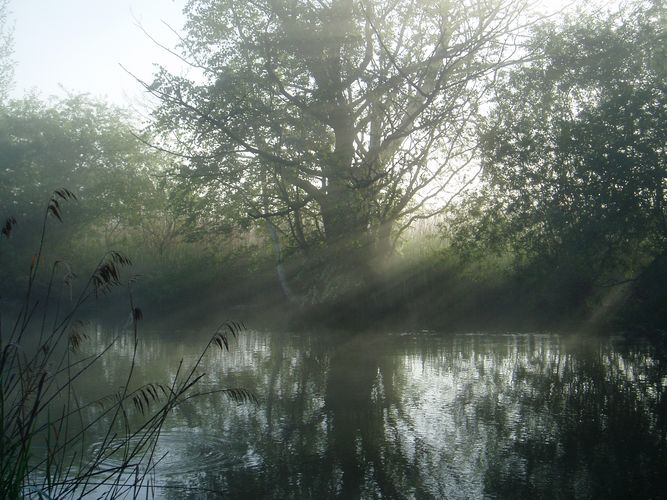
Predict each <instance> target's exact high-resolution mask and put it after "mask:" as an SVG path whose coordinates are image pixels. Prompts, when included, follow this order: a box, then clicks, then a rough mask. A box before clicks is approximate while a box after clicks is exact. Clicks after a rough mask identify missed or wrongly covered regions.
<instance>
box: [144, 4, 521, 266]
mask: <svg viewBox="0 0 667 500" xmlns="http://www.w3.org/2000/svg"><path fill="white" fill-rule="evenodd" d="M524 6H525V4H524V2H523V1H521V0H517V1H514V0H512V1H509V2H496V1H491V2H488V1H477V0H469V1H468V0H467V1H464V2H440V1H430V0H428V1H425V0H418V1H412V0H410V1H404V2H389V1H384V0H377V1H372V2H361V1H356V0H354V1H352V0H350V1H346V0H337V1H333V2H330V3H313V2H306V1H297V2H282V1H278V2H274V1H265V0H261V1H259V2H245V3H239V2H234V1H230V0H193V1H191V2H190V3H189V5H188V7H187V9H186V12H187V14H188V21H187V25H186V35H185V36H184V39H183V42H182V44H181V46H180V49H181V50H182V52H183V57H184V58H186V59H187V60H189V61H191V63H192V65H193V66H194V67H196V68H198V69H199V70H201V76H202V77H203V78H201V79H197V80H189V79H187V78H183V77H180V76H177V75H173V74H170V73H169V72H168V71H166V70H164V69H163V70H161V71H160V72H159V73H158V74H157V75H156V77H155V80H154V81H153V82H152V83H151V84H146V88H147V90H148V91H150V92H151V93H152V94H153V95H154V96H155V97H157V98H158V99H159V100H160V101H161V103H162V105H161V106H160V107H159V108H158V109H157V111H156V116H155V117H156V129H157V130H158V131H160V132H161V133H162V134H163V138H164V147H165V148H169V149H173V150H175V151H176V152H177V153H178V154H179V155H180V156H181V157H182V158H184V163H183V168H182V171H181V177H182V179H183V182H184V183H185V185H187V187H188V188H187V190H188V191H189V192H190V193H196V197H195V202H196V204H195V207H196V209H197V210H198V211H199V212H200V213H203V214H204V217H210V218H211V219H218V220H224V219H227V220H230V219H231V220H234V219H236V220H238V219H239V217H246V216H247V217H250V218H270V219H272V220H273V223H274V224H275V226H276V227H277V228H278V229H279V230H281V231H282V233H283V238H284V239H288V240H289V241H290V242H291V245H293V246H297V247H299V248H301V249H302V250H304V251H309V250H310V249H312V248H313V247H317V246H319V245H321V244H322V243H324V244H325V245H326V246H329V247H338V248H340V247H341V246H343V245H345V244H346V242H349V245H347V248H345V251H348V250H353V249H358V248H359V247H360V246H361V247H367V246H374V247H375V248H374V249H375V250H378V251H383V252H386V251H387V250H388V248H390V247H391V244H392V243H393V241H392V238H394V237H396V234H397V233H400V231H401V230H402V229H404V227H401V225H402V224H405V225H406V226H407V225H409V224H411V223H412V222H413V217H415V216H417V214H419V216H420V217H421V216H424V215H425V213H426V214H428V215H433V214H434V213H436V212H438V211H439V210H441V209H442V203H440V201H441V196H444V194H445V193H446V192H450V191H452V187H453V186H454V185H456V184H457V181H458V182H462V183H464V184H465V183H466V182H468V181H469V180H470V179H469V178H466V177H465V176H464V175H463V168H464V166H465V165H467V163H468V162H469V161H470V160H471V157H472V149H471V147H470V146H471V142H470V140H471V138H472V137H473V136H474V127H475V124H476V121H475V118H476V116H477V111H478V106H479V102H480V99H481V98H482V96H483V94H484V92H485V90H486V89H487V88H488V85H489V84H490V82H491V78H490V77H491V75H492V74H493V73H494V71H495V70H497V69H498V68H499V67H501V66H504V65H507V64H510V62H512V61H513V60H514V59H513V57H512V50H513V49H512V47H514V45H515V43H516V36H517V33H518V31H519V30H520V27H519V23H520V21H518V19H519V13H521V12H522V9H523V8H524ZM175 130H177V131H178V134H174V133H173V132H174V131H175ZM448 190H449V191H448ZM399 221H400V222H401V224H397V222H399ZM343 253H345V252H343Z"/></svg>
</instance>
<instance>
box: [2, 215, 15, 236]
mask: <svg viewBox="0 0 667 500" xmlns="http://www.w3.org/2000/svg"><path fill="white" fill-rule="evenodd" d="M15 225H16V219H15V218H14V217H8V218H7V220H5V224H4V226H2V231H1V232H2V234H3V235H4V236H5V238H7V239H9V237H10V236H11V235H12V230H13V229H14V226H15Z"/></svg>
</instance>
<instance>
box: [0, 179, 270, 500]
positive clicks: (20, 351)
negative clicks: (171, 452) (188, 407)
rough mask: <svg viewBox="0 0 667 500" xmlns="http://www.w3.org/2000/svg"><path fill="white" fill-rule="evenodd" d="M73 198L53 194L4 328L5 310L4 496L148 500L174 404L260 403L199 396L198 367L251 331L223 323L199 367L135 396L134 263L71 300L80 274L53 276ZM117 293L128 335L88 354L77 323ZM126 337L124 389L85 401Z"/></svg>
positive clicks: (58, 269)
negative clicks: (53, 239) (57, 228)
mask: <svg viewBox="0 0 667 500" xmlns="http://www.w3.org/2000/svg"><path fill="white" fill-rule="evenodd" d="M75 200H76V196H75V195H74V194H73V193H72V192H71V191H69V190H67V189H59V190H56V191H54V193H53V195H52V196H51V198H50V199H49V202H48V204H47V207H46V209H45V211H44V217H43V220H42V226H41V237H40V240H39V246H38V248H37V252H36V253H35V255H34V257H33V258H32V260H31V263H30V269H29V273H28V279H27V286H26V291H25V295H24V297H23V299H22V301H21V304H20V306H19V307H18V312H15V313H14V314H13V319H11V320H8V321H6V320H5V319H4V318H3V317H2V310H0V427H1V428H0V435H1V439H0V498H6V499H15V498H26V497H29V498H30V497H32V498H63V497H65V498H66V497H75V498H76V497H83V496H88V495H91V496H94V497H96V498H117V497H122V496H132V497H136V496H138V495H140V494H145V493H146V492H148V491H150V490H151V489H154V488H159V485H157V484H156V482H155V474H154V472H155V469H156V466H157V465H158V464H159V462H160V460H162V459H163V458H164V457H161V456H156V445H157V441H158V439H159V436H160V432H161V430H162V428H163V427H164V425H165V422H166V419H167V418H168V416H169V414H170V412H171V411H172V410H173V409H174V408H175V407H176V406H178V405H179V404H181V403H183V402H184V401H187V400H189V399H191V398H194V397H197V396H200V395H203V394H211V393H212V392H213V393H220V394H223V395H226V396H227V397H229V398H231V399H232V400H234V401H237V402H255V403H256V402H257V401H256V399H255V397H254V395H253V394H252V393H250V392H249V391H246V390H244V389H235V388H223V389H219V390H208V391H206V392H198V391H197V383H198V382H199V381H200V380H201V379H202V377H204V376H205V374H204V373H201V372H200V368H201V365H202V360H203V359H204V356H205V355H206V353H207V352H208V351H209V350H210V349H214V348H219V349H221V350H229V348H230V339H232V338H235V337H236V336H237V335H238V334H239V333H240V332H241V331H242V330H243V329H245V326H244V325H243V324H242V323H236V322H226V323H223V324H222V325H220V327H219V328H218V329H217V330H216V331H215V332H214V334H213V335H212V336H211V338H210V340H209V342H208V344H207V345H206V346H205V347H204V348H203V350H202V352H201V355H200V356H199V358H198V359H197V360H196V362H195V363H194V364H193V365H192V366H189V367H186V366H184V362H183V360H181V361H180V363H179V364H178V367H177V370H176V375H175V376H174V377H173V379H172V380H170V381H166V382H149V383H143V384H142V385H140V386H139V387H138V388H133V387H134V386H135V385H136V383H137V381H136V380H135V377H134V372H135V366H136V357H137V348H138V344H139V343H138V339H139V328H138V325H139V322H140V321H141V320H142V319H143V313H142V311H141V309H140V308H139V307H136V305H135V304H134V300H133V296H132V279H130V280H128V281H123V279H122V277H121V270H122V269H123V268H125V267H128V266H130V265H131V261H130V259H129V258H128V257H126V256H124V255H123V254H121V253H120V252H117V251H110V252H108V253H106V254H105V255H104V256H103V257H102V258H101V259H100V260H99V262H98V264H97V265H96V267H95V269H94V270H93V271H92V272H91V273H90V274H89V275H88V278H87V279H86V281H85V283H84V284H83V286H82V287H81V288H80V290H79V292H78V294H73V293H72V288H73V280H74V277H75V275H74V273H73V272H72V270H71V269H70V267H69V266H68V265H67V264H66V263H65V262H63V261H55V262H54V263H53V264H52V265H51V266H50V267H49V268H47V267H46V265H45V264H44V260H45V259H44V258H43V256H44V252H45V249H46V242H47V233H48V231H49V226H50V224H51V221H52V220H54V219H55V220H56V221H58V222H61V223H62V220H63V217H62V210H61V205H62V204H64V203H68V202H72V201H75ZM15 228H16V220H15V219H14V218H11V217H10V218H8V219H7V220H6V222H5V223H4V225H3V226H2V230H1V234H2V236H4V237H5V239H7V240H8V239H10V237H11V235H12V233H13V231H15ZM43 274H46V280H45V282H46V291H45V292H43V293H41V294H40V296H39V297H36V295H37V294H36V293H35V288H36V284H37V282H38V277H39V278H40V279H41V277H42V275H43ZM119 287H126V289H127V294H128V302H129V306H130V315H129V317H130V321H129V323H128V328H127V329H126V330H125V331H122V332H119V333H117V334H116V335H115V336H114V337H113V338H112V339H111V340H110V341H109V342H107V343H106V344H105V345H104V346H102V348H101V349H100V350H99V351H98V352H96V353H94V354H90V355H85V356H81V355H80V350H81V346H82V345H83V343H85V342H86V341H87V340H88V339H89V335H88V334H87V332H86V330H85V328H83V323H82V322H81V321H80V320H79V319H78V318H77V316H78V314H80V313H81V309H82V306H83V305H84V304H85V303H86V302H88V301H90V300H94V299H96V298H100V297H101V296H103V295H105V294H107V293H109V292H110V291H111V290H112V289H114V288H119ZM67 292H69V293H67ZM64 297H65V299H64ZM67 298H69V300H66V299H67ZM5 325H7V328H5ZM122 335H131V338H132V340H133V351H132V362H131V365H130V367H129V369H128V373H127V375H126V377H125V380H124V383H123V385H122V387H120V388H119V389H118V391H116V392H114V393H112V394H106V395H104V396H101V397H99V398H98V399H95V400H92V401H84V400H83V399H82V398H80V397H79V395H78V392H77V381H79V380H81V379H83V378H84V377H86V375H88V374H89V373H90V371H91V369H92V368H93V367H94V366H95V365H96V364H97V363H99V362H100V361H101V360H102V359H103V358H104V357H105V356H107V355H108V354H109V353H110V350H111V348H112V347H113V346H114V344H115V343H116V342H118V340H119V339H120V337H121V336H122ZM35 339H36V340H35ZM100 426H101V427H102V428H103V429H104V432H103V438H102V442H101V444H99V445H98V446H96V447H95V449H94V450H91V448H90V442H89V439H90V431H91V429H92V428H96V429H99V428H100ZM111 459H113V460H111ZM109 463H112V464H114V465H113V466H109V465H108V464H109Z"/></svg>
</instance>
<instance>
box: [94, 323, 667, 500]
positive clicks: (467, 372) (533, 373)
mask: <svg viewBox="0 0 667 500" xmlns="http://www.w3.org/2000/svg"><path fill="white" fill-rule="evenodd" d="M108 333H109V332H106V331H105V330H104V329H98V335H99V338H98V340H99V341H101V340H102V339H103V338H105V337H106V336H107V334H108ZM183 333H184V332H180V333H179V335H178V340H175V339H174V337H171V336H169V335H167V334H166V332H154V333H150V334H148V333H147V334H142V339H141V342H140V346H139V351H138V356H139V358H138V362H137V368H136V373H137V375H136V380H135V382H136V384H137V385H139V384H141V383H147V382H161V383H168V382H169V380H170V379H171V378H173V376H174V374H175V370H176V369H177V367H178V364H179V361H180V359H181V358H183V359H184V366H187V365H188V363H189V362H194V360H195V359H196V357H197V356H198V355H199V353H200V352H201V349H200V347H201V346H202V345H205V343H206V341H207V340H208V339H207V337H206V336H204V335H199V334H197V333H194V332H189V333H190V335H189V336H188V335H184V334H183ZM88 348H90V349H93V348H94V347H93V343H91V344H90V345H89V347H88ZM131 352H132V345H131V342H128V343H126V344H123V343H122V342H121V343H118V344H117V346H116V347H114V352H113V354H112V355H111V356H109V357H108V361H107V362H105V364H103V365H100V367H99V368H98V369H99V372H98V373H96V374H94V376H91V377H90V378H88V379H87V382H88V384H90V385H89V386H87V387H82V395H84V397H85V394H87V393H88V394H89V395H90V396H92V395H97V396H99V395H100V391H101V390H102V387H103V386H104V385H105V384H106V385H107V386H108V387H109V389H112V388H113V387H115V386H117V385H118V384H119V383H120V381H122V380H123V377H124V374H125V373H126V369H127V366H126V365H128V364H129V362H130V357H131ZM665 359H666V358H665V353H663V352H660V351H659V350H656V348H655V347H651V346H650V345H648V344H645V343H642V342H641V341H633V342H628V341H625V340H623V339H621V338H612V339H598V338H590V337H579V338H574V337H568V336H559V335H546V334H504V335H499V334H459V335H448V334H447V335H446V334H440V333H438V332H430V331H423V332H376V333H374V334H370V335H369V334H364V335H363V336H361V335H354V334H348V333H345V332H336V333H335V334H334V333H322V332H312V333H306V334H292V333H284V332H267V331H263V332H258V331H247V332H245V333H243V334H242V335H241V336H240V338H239V340H238V342H236V343H235V344H234V345H232V346H231V350H230V352H221V351H210V352H209V353H207V355H206V357H205V361H204V364H203V365H202V372H205V373H206V376H205V377H204V379H203V380H202V382H201V384H202V385H201V387H199V390H200V391H201V392H206V391H209V390H215V389H218V388H224V387H227V388H234V387H243V388H246V389H249V390H251V391H253V392H254V394H255V395H256V396H257V398H258V400H259V404H258V405H253V404H252V403H246V404H236V403H234V402H233V401H231V400H229V399H228V398H225V397H224V396H221V395H220V394H216V395H204V396H200V397H197V398H194V399H191V400H188V401H187V402H185V403H183V404H181V405H179V406H178V407H177V408H176V409H175V410H174V411H173V414H172V415H171V417H170V418H169V420H168V421H167V425H166V427H165V428H164V430H163V432H162V434H161V437H160V441H159V445H158V450H157V454H156V456H158V457H163V458H162V460H161V461H160V463H159V464H158V467H157V472H156V477H155V480H154V482H155V484H157V485H161V487H157V488H156V489H155V494H156V496H158V497H160V498H201V497H207V496H208V497H216V496H220V497H228V498H316V497H319V498H331V497H340V498H484V497H486V498H525V497H533V498H629V497H635V498H651V497H653V498H655V497H659V496H660V495H661V494H662V492H664V491H666V488H667V484H666V483H667V479H666V478H665V477H664V474H663V472H664V470H665V466H666V465H667V453H666V448H665V442H666V441H665V431H666V429H667V420H666V417H667V406H666V405H665V386H666V383H667V371H666V370H665ZM131 417H132V418H136V419H140V418H141V415H140V413H139V412H138V411H136V412H135V414H132V415H131ZM98 440H99V439H97V440H96V438H95V436H91V449H93V450H94V448H95V442H96V441H98ZM107 465H113V464H107Z"/></svg>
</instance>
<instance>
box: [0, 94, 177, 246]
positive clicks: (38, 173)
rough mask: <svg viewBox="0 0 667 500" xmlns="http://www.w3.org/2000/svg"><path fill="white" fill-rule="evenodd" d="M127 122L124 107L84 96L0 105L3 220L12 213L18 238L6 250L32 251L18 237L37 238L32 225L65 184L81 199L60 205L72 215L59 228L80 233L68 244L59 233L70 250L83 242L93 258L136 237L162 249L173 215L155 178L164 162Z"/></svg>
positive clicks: (0, 208)
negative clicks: (73, 205)
mask: <svg viewBox="0 0 667 500" xmlns="http://www.w3.org/2000/svg"><path fill="white" fill-rule="evenodd" d="M130 123H131V121H130V118H129V117H128V116H127V114H126V113H125V112H124V111H122V110H120V109H117V108H114V107H112V106H108V105H106V104H104V103H102V102H99V101H96V100H93V99H90V98H88V97H86V96H71V97H67V98H65V99H62V100H59V101H53V102H49V103H47V102H43V101H41V100H38V99H36V98H26V99H22V100H14V101H9V102H8V103H7V104H6V105H5V106H4V107H3V108H0V217H3V218H2V220H3V221H4V220H5V219H4V217H9V216H12V217H15V218H16V220H17V222H18V224H17V228H16V231H15V232H14V236H15V237H16V238H19V241H16V242H15V244H14V245H12V246H11V247H8V246H5V247H3V248H5V250H7V249H9V248H14V249H15V251H17V252H19V253H20V252H22V251H25V252H28V251H32V249H33V248H34V242H32V241H20V239H21V238H29V237H33V238H34V237H38V236H39V235H38V234H37V233H36V232H35V231H30V230H29V228H30V227H39V225H40V223H41V217H42V214H43V213H44V208H45V204H46V203H47V201H48V197H49V196H50V194H51V193H52V192H53V191H54V190H55V189H59V188H63V187H64V188H67V189H69V190H70V191H72V192H73V193H75V194H76V196H77V198H78V199H79V202H80V203H79V204H78V206H76V208H73V207H72V204H68V207H67V208H63V209H64V210H68V211H69V213H68V214H67V222H68V223H67V224H66V225H64V226H63V227H62V228H60V231H61V233H62V231H65V232H67V231H69V232H71V233H72V234H74V233H77V234H79V235H80V236H77V238H76V240H75V241H69V240H68V239H67V238H66V237H65V236H66V234H61V238H59V239H60V240H61V241H63V242H64V243H63V244H65V245H69V246H70V250H71V246H72V244H77V245H79V247H80V246H81V245H86V244H87V245H88V248H89V249H90V250H91V251H93V252H92V253H94V254H95V255H97V254H98V253H99V251H100V247H103V249H104V250H106V249H109V248H110V247H112V248H113V247H117V246H118V245H119V243H122V242H123V240H126V239H127V238H128V235H129V236H130V237H132V238H135V239H138V238H139V237H140V236H139V235H140V234H141V235H142V237H143V245H144V246H146V245H150V246H154V247H155V248H156V249H157V247H160V246H162V247H164V245H165V244H167V243H168V241H167V240H168V239H169V238H170V237H171V235H172V234H173V233H174V231H175V228H174V223H173V222H174V221H173V220H170V221H168V220H167V219H175V217H176V215H175V214H174V213H173V211H172V210H171V208H170V206H169V200H168V191H169V187H168V186H164V185H161V184H160V181H159V178H158V174H159V173H160V171H161V169H163V168H165V167H166V165H165V162H166V159H165V158H164V155H160V154H157V153H156V152H155V151H153V150H151V149H150V148H148V147H147V146H146V145H145V144H144V142H145V141H146V139H145V138H144V139H143V142H142V140H140V138H138V136H136V135H135V134H134V132H133V129H132V127H131V125H130ZM167 233H169V234H168V235H167ZM81 235H83V236H81ZM165 238H166V239H165ZM84 240H85V241H84ZM86 242H87V243H86ZM80 249H81V248H80ZM54 250H57V251H61V250H62V249H57V248H54ZM81 250H82V249H81ZM7 251H8V250H7ZM79 253H81V252H79ZM79 257H82V255H79Z"/></svg>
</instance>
